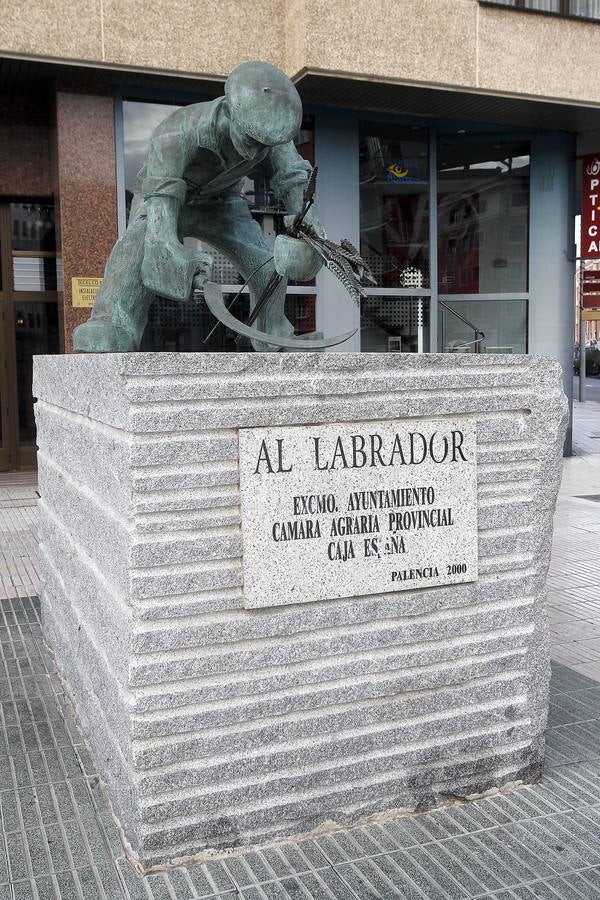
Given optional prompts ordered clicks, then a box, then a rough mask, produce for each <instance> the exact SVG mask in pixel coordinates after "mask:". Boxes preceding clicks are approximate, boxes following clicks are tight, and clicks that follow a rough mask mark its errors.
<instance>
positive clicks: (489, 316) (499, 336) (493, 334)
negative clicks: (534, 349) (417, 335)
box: [439, 300, 527, 353]
mask: <svg viewBox="0 0 600 900" xmlns="http://www.w3.org/2000/svg"><path fill="white" fill-rule="evenodd" d="M444 304H445V305H447V306H449V307H450V310H447V309H444V307H443V306H441V305H440V307H439V323H440V343H441V349H442V351H443V352H444V353H475V352H478V346H477V344H476V343H475V337H476V335H475V333H474V329H476V330H477V331H478V332H483V334H484V338H483V340H482V341H481V342H480V343H479V352H481V353H526V352H527V301H526V300H444ZM452 310H454V311H455V312H456V313H458V316H456V315H453V314H452ZM459 316H460V318H459ZM464 320H467V322H465V321H464ZM467 323H470V324H471V325H472V326H473V328H470V327H469V324H467Z"/></svg>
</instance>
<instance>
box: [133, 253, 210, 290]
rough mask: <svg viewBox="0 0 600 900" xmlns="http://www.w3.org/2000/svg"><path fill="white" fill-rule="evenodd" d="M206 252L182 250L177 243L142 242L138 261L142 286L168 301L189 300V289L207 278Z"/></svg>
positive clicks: (208, 274) (208, 275) (208, 257)
mask: <svg viewBox="0 0 600 900" xmlns="http://www.w3.org/2000/svg"><path fill="white" fill-rule="evenodd" d="M212 263H213V259H212V256H210V255H209V254H208V253H203V252H202V251H200V250H194V249H192V248H191V247H184V245H183V244H181V243H180V242H179V241H176V240H170V241H160V240H156V239H151V240H149V239H146V244H145V247H144V259H143V262H142V281H143V283H144V287H146V288H147V289H148V290H149V291H152V292H153V293H155V294H159V296H161V297H167V298H168V299H169V300H180V301H185V300H189V297H190V293H191V291H192V288H193V287H200V286H201V285H202V284H203V283H204V281H206V279H207V278H209V277H210V270H211V267H212Z"/></svg>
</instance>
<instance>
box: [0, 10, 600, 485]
mask: <svg viewBox="0 0 600 900" xmlns="http://www.w3.org/2000/svg"><path fill="white" fill-rule="evenodd" d="M599 52H600V0H497V2H488V0H399V2H398V3H396V4H392V5H390V4H386V3H383V2H380V0H252V2H250V0H238V2H232V0H216V2H215V0H213V2H208V0H198V2H196V3H195V4H194V5H193V7H190V5H189V4H184V3H183V2H182V0H168V2H162V3H157V4H153V5H152V4H151V5H148V4H140V3H138V2H137V0H113V2H109V3H106V2H105V3H104V4H100V5H98V4H97V3H96V2H95V0H78V2H77V3H76V4H72V3H66V2H65V0H55V2H53V3H52V4H47V3H41V2H38V0H34V2H32V3H29V4H26V5H25V4H22V3H20V2H19V0H7V2H6V3H5V9H4V12H3V16H2V20H1V21H0V273H1V274H0V278H1V281H0V309H1V315H0V356H1V358H2V360H3V364H2V365H1V366H0V471H1V470H6V469H18V468H28V467H32V466H34V465H35V427H34V420H33V401H32V398H31V361H32V357H33V355H34V354H36V353H48V352H50V353H54V352H71V350H72V333H73V329H74V327H75V326H76V325H78V324H79V323H80V322H83V321H85V319H86V318H87V317H88V315H89V303H90V302H91V299H92V298H93V291H94V285H95V284H97V279H99V278H101V277H102V273H103V269H104V264H105V261H106V258H107V256H108V254H109V252H110V249H111V247H112V245H113V243H114V242H115V240H116V239H117V237H118V235H119V234H120V233H122V232H123V230H124V228H125V227H126V223H127V216H128V208H129V204H130V201H131V196H132V191H133V182H134V179H135V174H136V172H137V170H138V169H139V167H140V166H141V164H142V162H143V158H144V154H145V150H146V146H147V142H148V139H149V136H150V134H151V132H152V130H153V128H154V127H155V126H156V125H157V124H158V123H159V122H160V121H161V120H162V119H163V118H164V117H165V116H166V115H168V113H169V112H171V111H172V110H173V108H174V107H175V106H182V105H185V104H188V103H194V102H199V101H202V100H207V99H211V98H213V97H216V96H219V95H220V94H221V93H222V89H223V82H224V79H225V77H226V75H227V73H228V72H229V71H230V70H231V69H232V68H234V67H235V66H236V65H237V64H239V63H240V62H243V61H245V60H248V59H255V58H260V59H267V60H268V61H270V62H272V63H274V64H275V65H278V66H279V67H281V68H282V69H284V70H285V71H286V72H287V73H288V74H289V75H290V77H292V78H293V80H294V82H295V83H296V85H297V87H298V90H299V91H300V94H301V96H302V99H303V103H304V109H305V121H304V123H303V127H302V130H301V132H300V135H299V137H298V147H299V150H300V152H301V153H302V154H303V155H304V156H305V157H306V158H307V159H309V160H310V161H311V162H313V163H315V164H317V165H318V167H319V175H318V191H317V198H318V209H319V215H320V218H321V220H322V222H323V224H324V225H325V228H326V230H327V232H328V234H329V236H330V237H332V238H333V239H334V240H339V239H340V238H342V237H347V238H349V239H350V240H351V241H352V242H353V243H354V244H355V245H357V246H359V247H360V249H361V252H362V254H363V256H365V258H367V259H368V261H369V263H370V265H371V268H372V270H373V272H374V274H375V278H376V281H377V285H376V286H374V287H372V288H369V290H368V292H367V294H368V296H367V297H366V299H365V300H363V302H362V304H361V306H360V307H357V306H356V305H355V304H353V302H352V301H351V300H350V299H349V298H348V297H347V295H346V294H345V292H344V290H343V288H342V287H341V286H340V285H339V283H338V282H337V281H336V280H335V279H334V278H333V277H332V276H331V274H330V273H329V272H327V271H322V272H321V273H319V275H318V276H317V279H316V281H315V283H313V284H311V285H300V284H298V285H293V284H292V285H290V289H289V296H288V301H287V303H288V315H289V317H290V318H291V319H292V320H293V321H294V323H295V326H296V330H297V333H302V332H307V331H312V330H315V328H316V329H318V330H321V331H322V332H324V334H325V335H328V334H333V333H339V332H342V331H349V330H352V329H356V333H355V336H354V337H353V338H352V339H351V340H350V341H348V342H347V343H346V344H344V345H341V347H338V348H335V349H336V350H340V349H341V350H352V351H361V350H362V351H376V352H399V351H401V352H414V353H424V352H432V351H442V352H469V353H475V352H476V353H480V354H481V360H482V366H486V354H489V353H543V354H548V355H549V356H552V357H554V358H557V359H559V360H560V361H561V363H562V365H563V370H564V373H565V390H566V391H567V393H568V394H569V395H571V393H572V378H571V375H572V361H573V327H574V310H573V283H574V282H573V279H574V273H575V266H576V253H577V251H576V247H575V236H574V225H575V216H576V214H577V212H578V208H579V207H578V202H579V201H578V180H580V178H581V173H580V168H581V165H580V162H579V160H580V159H581V157H582V156H583V155H585V154H590V153H595V152H596V151H600V84H598V83H597V82H596V81H595V80H594V78H593V73H594V70H595V64H596V60H597V58H598V54H599ZM244 194H245V196H246V199H247V201H248V203H249V206H250V208H251V209H252V211H253V215H255V216H256V217H257V219H258V220H259V221H260V222H261V224H262V227H263V229H264V231H265V233H266V234H267V235H268V236H270V237H271V238H274V236H275V235H276V234H277V232H278V231H279V230H281V228H282V227H283V226H282V221H283V210H282V208H281V206H280V204H279V202H278V200H277V198H276V197H274V196H273V193H272V191H271V190H270V186H269V184H268V183H266V182H265V180H264V178H261V177H259V176H257V177H256V178H253V179H247V181H246V183H245V185H244ZM214 278H215V280H219V281H221V282H222V283H224V284H226V285H229V286H230V290H231V292H232V296H233V293H234V292H237V290H238V287H239V283H240V278H239V276H238V273H237V272H235V271H234V269H233V267H232V266H231V265H230V264H229V263H228V262H227V260H225V259H224V258H223V257H219V256H217V257H216V261H215V271H214ZM236 302H237V306H238V309H237V310H234V311H235V312H237V314H238V315H239V316H243V313H244V306H245V305H247V302H248V300H247V295H244V294H242V295H241V296H240V298H239V300H238V301H236ZM213 326H214V320H213V319H212V317H211V315H210V313H209V312H208V310H207V309H206V306H205V305H204V303H203V300H202V296H201V295H197V296H196V295H194V297H193V298H191V300H190V302H189V303H187V304H179V305H178V304H174V303H171V302H169V301H165V300H160V299H157V301H156V302H155V304H154V306H153V307H152V311H151V316H150V321H149V324H148V328H147V330H146V334H145V336H144V342H143V348H144V349H148V350H151V349H154V350H181V351H186V350H207V349H208V350H223V351H227V350H229V349H234V348H235V344H234V343H233V341H232V340H231V338H230V337H229V336H228V335H227V334H225V333H223V329H222V328H218V329H216V330H214V331H213ZM211 331H212V332H213V333H212V334H211V336H210V337H209V338H208V340H207V336H208V335H209V334H210V333H211Z"/></svg>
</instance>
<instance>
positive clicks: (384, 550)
mask: <svg viewBox="0 0 600 900" xmlns="http://www.w3.org/2000/svg"><path fill="white" fill-rule="evenodd" d="M239 451H240V456H239V459H240V490H241V503H242V536H243V544H244V559H243V568H244V605H245V606H246V607H247V608H258V607H265V606H279V605H283V604H289V603H306V602H309V601H315V600H324V599H334V598H337V597H356V596H361V595H365V594H378V593H386V592H390V591H402V590H411V589H415V588H423V587H431V586H433V585H441V584H456V583H458V582H465V581H475V580H476V579H477V458H476V444H475V424H474V422H472V421H470V420H458V419H446V418H444V419H402V420H395V421H385V422H342V423H340V424H337V425H302V426H293V427H282V428H278V427H273V428H245V429H241V430H240V432H239Z"/></svg>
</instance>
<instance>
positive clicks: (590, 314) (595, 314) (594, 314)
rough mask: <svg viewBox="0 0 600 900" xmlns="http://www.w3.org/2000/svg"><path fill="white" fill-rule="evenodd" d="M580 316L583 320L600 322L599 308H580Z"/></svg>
mask: <svg viewBox="0 0 600 900" xmlns="http://www.w3.org/2000/svg"><path fill="white" fill-rule="evenodd" d="M581 318H582V319H583V321H584V322H600V309H582V310H581Z"/></svg>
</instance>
